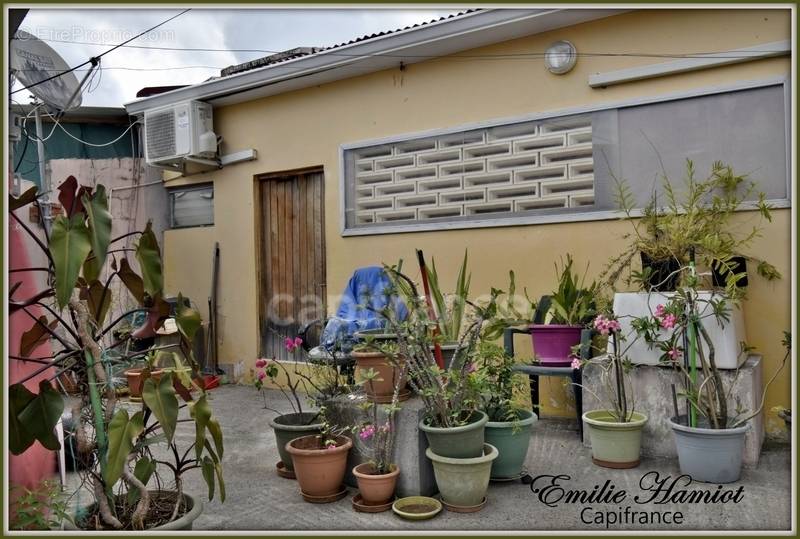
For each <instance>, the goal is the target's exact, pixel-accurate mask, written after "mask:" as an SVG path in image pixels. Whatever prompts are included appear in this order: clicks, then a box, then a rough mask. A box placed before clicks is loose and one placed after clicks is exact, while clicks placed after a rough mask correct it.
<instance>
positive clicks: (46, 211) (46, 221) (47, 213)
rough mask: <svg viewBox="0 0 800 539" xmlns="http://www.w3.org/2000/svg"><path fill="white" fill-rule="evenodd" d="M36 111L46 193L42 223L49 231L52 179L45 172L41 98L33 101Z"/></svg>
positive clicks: (39, 158) (40, 165) (39, 151)
mask: <svg viewBox="0 0 800 539" xmlns="http://www.w3.org/2000/svg"><path fill="white" fill-rule="evenodd" d="M33 105H34V108H35V112H36V154H37V157H38V160H39V183H40V185H41V187H42V189H41V192H42V193H44V200H42V201H41V206H40V207H41V209H42V223H43V224H44V227H45V229H46V230H47V232H48V233H49V232H50V181H49V178H47V176H46V173H45V154H44V142H43V141H42V137H43V136H44V133H43V129H42V114H41V113H40V112H39V109H40V108H41V106H40V105H43V103H40V102H39V100H38V99H37V100H35V101H34V102H33Z"/></svg>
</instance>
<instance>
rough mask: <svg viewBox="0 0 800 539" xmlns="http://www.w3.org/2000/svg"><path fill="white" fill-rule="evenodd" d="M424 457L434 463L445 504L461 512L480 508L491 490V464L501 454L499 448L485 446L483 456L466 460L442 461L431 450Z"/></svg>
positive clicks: (442, 458)
mask: <svg viewBox="0 0 800 539" xmlns="http://www.w3.org/2000/svg"><path fill="white" fill-rule="evenodd" d="M425 454H426V455H427V456H428V458H429V459H431V462H433V473H434V475H435V476H436V485H437V486H438V487H439V493H440V494H441V495H442V501H443V502H444V503H445V504H447V505H450V506H456V507H461V508H473V507H478V508H480V506H481V505H482V504H483V503H484V499H485V498H486V490H487V488H488V487H489V477H490V476H491V472H492V462H493V461H494V460H495V459H496V458H497V456H498V454H499V453H498V451H497V448H496V447H494V446H493V445H490V444H484V445H483V450H482V454H481V455H480V456H478V457H474V458H466V459H459V458H450V457H443V456H441V455H437V454H436V453H435V452H433V451H432V450H431V448H428V449H427V451H426V452H425Z"/></svg>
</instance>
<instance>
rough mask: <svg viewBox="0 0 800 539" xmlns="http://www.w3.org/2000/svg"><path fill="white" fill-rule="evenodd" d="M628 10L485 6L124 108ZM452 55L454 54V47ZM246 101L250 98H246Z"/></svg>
mask: <svg viewBox="0 0 800 539" xmlns="http://www.w3.org/2000/svg"><path fill="white" fill-rule="evenodd" d="M625 11H629V10H623V9H610V8H594V9H592V8H591V7H587V8H581V9H575V8H572V9H563V8H543V9H507V8H497V9H484V10H479V11H475V12H472V13H466V14H464V15H462V16H459V17H454V18H450V19H445V20H442V21H436V22H433V23H430V24H425V25H420V26H417V27H411V28H407V29H404V30H401V31H398V32H393V33H390V34H387V35H385V36H379V37H376V38H374V39H368V40H365V41H357V42H354V43H351V44H346V45H343V46H340V47H335V48H333V49H329V50H324V51H322V52H318V53H316V54H312V55H308V56H301V57H298V58H295V59H292V60H288V61H285V62H281V63H278V64H274V65H266V66H263V67H260V68H256V69H253V70H250V71H245V72H242V73H237V74H235V75H231V76H228V77H223V78H216V79H211V80H208V81H205V82H201V83H198V84H194V85H190V86H187V87H185V88H180V89H177V90H172V91H169V92H165V93H163V94H159V95H155V96H151V97H147V98H143V99H138V100H134V101H131V102H128V103H125V104H124V107H125V109H126V110H127V111H128V113H129V114H132V115H133V114H141V113H143V112H144V111H146V110H152V109H155V108H160V107H165V106H169V105H173V104H175V103H178V102H181V101H187V100H194V99H197V100H201V101H202V100H213V99H215V98H221V97H224V96H230V95H232V94H237V93H243V92H247V91H249V90H254V89H257V88H260V87H263V86H267V85H272V84H276V83H280V82H282V81H288V80H291V79H296V78H299V77H306V78H307V83H308V85H313V84H318V82H315V81H314V80H313V77H309V75H314V74H318V73H323V72H330V71H331V70H336V69H341V68H344V67H347V66H351V67H354V66H356V65H359V64H361V68H362V71H361V73H362V74H363V73H367V72H370V71H369V70H371V71H377V70H380V69H386V67H388V66H385V67H382V66H381V65H380V63H379V62H377V61H376V60H379V59H380V56H379V55H381V54H389V53H391V54H393V55H401V54H402V53H403V51H405V50H410V49H413V48H415V47H416V48H419V47H424V46H433V45H435V44H437V43H443V42H446V41H447V40H448V39H458V40H463V38H464V36H465V35H469V34H476V33H479V32H482V31H486V30H490V29H494V30H498V29H502V28H504V27H507V26H508V27H510V26H511V25H515V24H516V23H525V22H527V21H536V22H539V23H541V24H542V25H543V26H544V27H545V28H546V29H545V30H541V31H546V30H548V29H550V28H548V27H547V23H548V21H549V20H550V19H553V20H554V21H556V20H558V19H559V18H563V15H565V14H567V13H574V14H585V15H586V20H593V19H598V18H603V17H607V16H611V15H616V14H618V13H622V12H625ZM567 19H568V18H565V20H567ZM579 22H581V21H580V20H578V21H575V22H569V21H567V23H566V24H562V25H561V26H569V25H571V24H578V23H579ZM556 27H558V26H556ZM534 33H536V31H532V32H531V34H534ZM511 39H513V38H511ZM498 41H500V40H498ZM478 46H480V45H478ZM469 48H471V47H463V46H462V47H461V48H460V50H467V49H469ZM343 52H346V53H347V55H348V56H343V55H342V53H343ZM447 54H453V52H450V53H447ZM445 55H446V54H442V56H445ZM423 60H427V58H424V59H420V60H418V61H423ZM396 61H399V58H398V59H396ZM407 63H412V62H407ZM364 67H367V69H368V70H363V68H364ZM242 100H243V101H244V100H248V99H246V98H245V99H242Z"/></svg>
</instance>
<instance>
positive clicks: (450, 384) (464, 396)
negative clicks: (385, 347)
mask: <svg viewBox="0 0 800 539" xmlns="http://www.w3.org/2000/svg"><path fill="white" fill-rule="evenodd" d="M387 273H388V274H389V275H390V278H391V280H392V286H393V288H394V290H396V291H397V293H398V294H400V295H401V296H402V297H403V298H404V300H405V301H406V305H407V307H408V313H409V314H408V317H407V318H406V319H405V320H404V321H402V322H401V321H399V320H398V319H397V317H395V316H393V315H392V313H391V312H387V313H386V317H387V320H388V322H389V327H390V328H391V330H392V332H393V333H394V334H395V335H397V352H396V353H397V354H398V355H399V356H401V357H403V358H404V360H405V362H406V365H407V367H408V372H409V380H408V382H409V384H410V385H411V387H412V388H413V389H414V391H415V392H416V393H417V394H418V395H419V396H420V398H421V399H422V402H423V405H424V417H423V418H422V419H421V420H420V423H419V428H420V430H422V431H423V432H425V436H426V438H427V440H428V444H429V447H428V449H427V451H426V455H427V456H428V458H430V459H431V461H432V462H433V469H434V475H435V477H436V484H437V485H438V487H439V491H440V492H441V494H442V497H443V504H444V505H445V507H448V508H449V509H451V510H456V511H477V510H480V509H481V508H482V507H483V504H484V503H485V496H486V489H487V487H488V484H489V475H490V472H491V462H492V461H493V460H494V459H495V458H497V454H498V452H497V449H496V448H494V447H492V446H490V445H488V444H485V443H484V429H485V426H486V422H487V421H488V416H487V415H486V413H484V412H482V411H479V410H478V405H479V388H477V387H476V386H475V378H474V377H472V376H470V374H471V372H472V371H473V370H474V368H475V365H474V363H473V361H474V359H475V357H474V356H475V350H476V347H477V343H478V340H479V337H480V334H481V330H482V328H483V325H484V323H485V322H486V321H487V320H490V319H491V318H492V317H494V316H495V315H496V297H497V294H498V291H493V292H492V295H491V298H490V300H489V302H488V304H487V305H485V306H478V305H475V304H472V303H468V304H469V305H470V307H471V308H472V310H473V311H474V315H473V316H472V317H471V319H470V321H469V324H468V326H467V327H466V329H465V330H464V331H463V332H462V335H461V337H460V339H459V342H458V345H457V346H456V352H455V355H454V357H453V359H452V361H451V362H450V365H449V366H448V367H447V368H446V369H442V368H441V367H440V366H439V364H438V363H437V361H436V358H435V356H434V352H433V350H432V346H431V345H432V344H434V342H435V341H434V339H435V336H434V335H433V331H432V329H433V328H435V327H436V326H437V323H436V320H435V318H434V317H431V316H430V309H429V306H428V305H427V303H426V302H425V300H424V299H422V297H421V296H420V294H419V292H418V290H417V286H416V284H415V283H414V282H413V281H412V280H411V279H410V278H409V277H407V276H406V275H404V274H403V273H401V272H400V271H399V270H398V269H397V268H395V267H387ZM389 353H391V351H389Z"/></svg>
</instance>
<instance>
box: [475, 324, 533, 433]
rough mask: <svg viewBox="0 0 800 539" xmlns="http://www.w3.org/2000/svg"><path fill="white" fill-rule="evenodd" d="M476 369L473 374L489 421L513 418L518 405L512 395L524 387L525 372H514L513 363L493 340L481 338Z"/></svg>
mask: <svg viewBox="0 0 800 539" xmlns="http://www.w3.org/2000/svg"><path fill="white" fill-rule="evenodd" d="M475 364H476V370H475V372H474V373H473V375H472V376H474V377H475V378H476V380H477V382H478V383H477V384H476V386H477V387H480V388H481V392H480V398H481V403H482V404H481V408H482V409H483V411H484V412H486V414H487V415H488V416H489V421H516V420H517V419H519V414H518V412H519V410H520V407H519V406H518V405H517V404H516V403H515V396H516V395H517V394H520V393H521V392H522V391H523V390H524V388H525V387H526V386H525V380H524V375H522V374H520V373H518V372H515V371H514V365H515V364H516V362H515V361H514V358H513V357H512V356H510V355H508V354H506V352H505V350H503V348H502V347H501V346H498V345H497V344H496V343H494V342H492V341H489V340H485V339H482V340H481V342H480V344H479V345H478V349H477V353H476V361H475Z"/></svg>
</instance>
